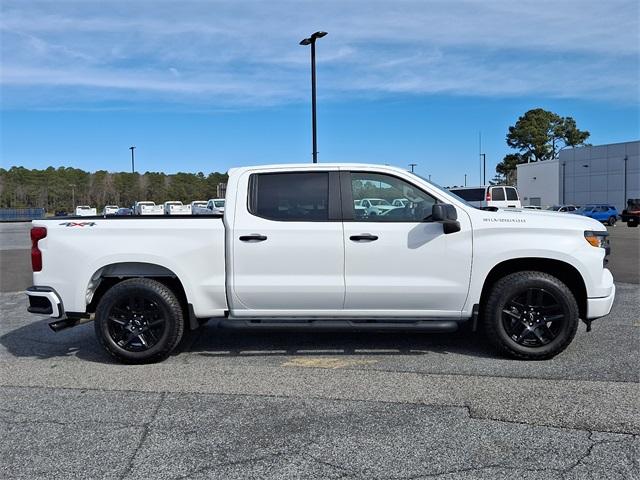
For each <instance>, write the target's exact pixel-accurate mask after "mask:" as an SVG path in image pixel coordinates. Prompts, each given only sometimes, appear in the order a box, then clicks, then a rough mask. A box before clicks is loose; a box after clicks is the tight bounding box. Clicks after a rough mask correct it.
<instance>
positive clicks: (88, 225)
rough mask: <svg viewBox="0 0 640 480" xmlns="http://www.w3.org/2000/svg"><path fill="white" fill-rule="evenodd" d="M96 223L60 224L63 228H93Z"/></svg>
mask: <svg viewBox="0 0 640 480" xmlns="http://www.w3.org/2000/svg"><path fill="white" fill-rule="evenodd" d="M95 224H96V222H62V223H61V224H60V225H64V226H65V227H93V226H95Z"/></svg>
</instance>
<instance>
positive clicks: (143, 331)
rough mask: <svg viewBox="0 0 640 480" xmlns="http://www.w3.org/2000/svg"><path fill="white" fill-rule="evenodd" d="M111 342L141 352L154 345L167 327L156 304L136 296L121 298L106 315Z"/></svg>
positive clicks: (132, 294) (165, 320) (136, 294)
mask: <svg viewBox="0 0 640 480" xmlns="http://www.w3.org/2000/svg"><path fill="white" fill-rule="evenodd" d="M107 320H108V332H109V336H110V337H111V339H112V340H113V341H114V342H115V343H116V344H117V345H118V346H119V347H120V348H122V349H124V350H127V351H129V352H142V351H144V350H148V349H150V348H152V347H153V346H154V345H156V344H157V343H158V341H159V340H160V338H162V335H163V334H164V332H165V330H166V328H167V319H166V314H165V313H164V312H163V311H162V310H161V309H160V307H159V306H158V304H157V303H156V302H154V301H153V300H152V299H150V298H148V297H144V296H142V295H141V294H139V293H131V294H130V295H128V296H123V297H121V299H120V300H119V301H118V302H116V303H114V305H113V306H112V307H111V310H110V312H109V316H108V317H107Z"/></svg>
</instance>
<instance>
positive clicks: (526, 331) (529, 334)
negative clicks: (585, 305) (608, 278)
mask: <svg viewBox="0 0 640 480" xmlns="http://www.w3.org/2000/svg"><path fill="white" fill-rule="evenodd" d="M483 317H484V318H483V323H484V328H485V332H486V334H487V336H488V338H489V340H490V341H491V342H492V343H493V344H494V345H495V346H496V347H497V348H498V349H499V350H500V351H502V352H504V353H506V354H508V355H510V356H512V357H515V358H521V359H526V360H543V359H548V358H552V357H554V356H555V355H557V354H558V353H560V352H562V351H563V350H564V349H565V348H567V346H568V345H569V344H570V343H571V341H572V340H573V337H574V336H575V334H576V331H577V329H578V323H579V314H578V305H577V303H576V300H575V297H574V296H573V294H572V293H571V290H569V288H568V287H567V286H566V285H565V284H564V283H562V282H561V281H560V280H558V279H557V278H556V277H554V276H552V275H549V274H546V273H542V272H535V271H526V272H517V273H512V274H510V275H507V276H505V277H504V278H502V279H500V280H498V281H497V282H496V283H495V284H494V285H493V286H492V288H491V291H490V293H489V297H488V298H487V301H486V303H485V307H484V310H483Z"/></svg>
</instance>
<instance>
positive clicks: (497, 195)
mask: <svg viewBox="0 0 640 480" xmlns="http://www.w3.org/2000/svg"><path fill="white" fill-rule="evenodd" d="M449 191H450V192H451V193H454V194H456V195H457V196H459V197H460V198H462V199H464V200H466V201H467V202H468V203H470V204H471V205H473V206H474V207H478V208H483V207H498V208H522V203H521V202H520V197H519V196H518V190H517V189H516V187H510V186H508V185H486V186H483V187H455V188H450V189H449Z"/></svg>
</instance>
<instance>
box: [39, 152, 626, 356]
mask: <svg viewBox="0 0 640 480" xmlns="http://www.w3.org/2000/svg"><path fill="white" fill-rule="evenodd" d="M366 198H380V199H384V200H387V201H388V202H392V201H393V200H394V199H397V198H402V199H406V200H407V201H406V202H405V204H404V206H402V207H401V208H399V209H396V210H394V212H393V213H394V214H393V215H367V214H366V212H364V213H363V212H359V213H360V214H358V215H356V213H355V211H356V209H355V207H354V205H355V204H357V203H359V202H358V200H362V199H366ZM226 201H227V203H226V208H225V212H224V215H209V216H206V215H196V216H173V217H164V218H163V217H139V216H138V217H136V216H134V217H110V218H101V217H95V218H88V217H82V218H77V219H64V221H61V219H51V220H34V221H33V227H32V230H31V239H32V253H31V255H32V264H33V271H34V273H33V281H34V286H33V287H31V288H29V289H28V290H27V292H26V293H27V295H28V297H29V311H30V312H32V313H36V314H48V315H50V316H51V317H54V319H55V320H54V321H53V322H51V324H50V325H51V327H52V329H53V330H55V331H58V330H61V329H64V328H68V327H70V326H74V325H77V324H80V323H84V322H87V321H91V320H93V321H94V324H95V332H96V334H97V337H98V339H99V341H100V343H101V344H102V345H103V347H104V348H105V349H106V350H107V351H108V352H109V353H110V354H112V355H113V356H115V357H116V358H118V359H119V360H121V361H124V362H129V363H141V362H151V361H158V360H161V359H163V358H165V357H166V356H167V355H169V353H170V352H171V351H172V350H173V349H174V348H175V347H176V345H177V344H178V342H179V341H180V338H181V336H182V334H183V331H184V328H197V327H198V325H199V324H200V323H202V322H203V321H205V320H212V319H215V321H216V322H218V324H219V325H220V326H235V327H249V328H260V327H263V328H264V327H266V328H271V329H273V328H301V327H311V328H318V329H323V328H325V329H338V328H343V327H344V328H349V329H363V330H364V329H374V330H385V329H400V330H409V329H413V330H418V331H453V330H455V329H456V328H457V327H458V326H459V325H460V324H461V323H463V322H467V321H470V322H471V328H473V329H474V331H475V329H476V326H481V327H483V330H484V331H485V333H486V335H487V336H488V338H489V339H490V341H491V342H493V343H494V344H495V346H496V347H498V349H500V350H502V351H503V352H505V353H507V354H509V355H511V356H513V357H517V358H525V359H543V358H550V357H552V356H554V355H556V354H558V353H559V352H561V351H562V350H564V349H565V348H566V347H567V346H568V345H569V343H570V342H571V341H572V339H573V337H574V335H575V333H576V330H577V327H578V324H579V319H582V320H583V321H585V323H587V326H588V327H589V326H590V322H591V320H593V319H595V318H598V317H602V316H604V315H607V314H608V313H609V311H610V309H611V306H612V303H613V300H614V296H615V286H614V283H613V278H612V276H611V273H610V272H609V270H608V269H607V268H605V263H606V256H607V254H608V250H609V246H608V241H607V232H606V230H605V228H604V227H603V226H602V225H601V224H600V222H597V221H596V220H593V219H590V218H585V217H581V216H577V215H562V216H558V215H556V214H553V213H550V212H544V211H528V210H527V211H524V210H521V209H514V208H509V209H499V210H497V211H486V210H480V209H477V208H474V207H472V206H471V205H469V204H467V203H466V202H465V201H464V200H462V199H461V198H459V197H457V196H455V195H453V194H451V193H450V192H448V191H446V190H443V189H441V188H440V187H438V186H436V185H435V184H433V183H431V182H429V181H427V180H425V179H423V178H420V177H418V176H416V175H414V174H412V173H409V172H406V171H404V170H401V169H398V168H393V167H388V166H377V165H356V164H339V165H335V164H321V165H317V164H316V165H275V166H263V167H247V168H236V169H232V170H231V171H230V172H229V181H228V187H227V197H226ZM177 247H179V248H177ZM587 329H589V328H587Z"/></svg>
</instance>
